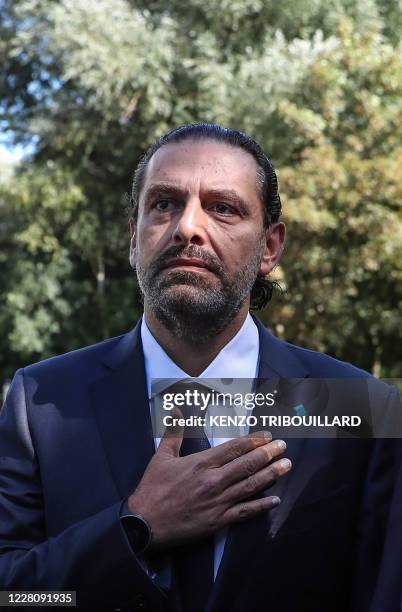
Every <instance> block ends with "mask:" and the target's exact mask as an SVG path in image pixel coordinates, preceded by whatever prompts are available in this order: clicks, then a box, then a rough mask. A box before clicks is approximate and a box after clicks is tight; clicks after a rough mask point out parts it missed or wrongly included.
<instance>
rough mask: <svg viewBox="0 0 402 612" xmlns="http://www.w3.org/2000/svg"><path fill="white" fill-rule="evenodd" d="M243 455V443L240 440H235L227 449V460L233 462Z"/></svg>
mask: <svg viewBox="0 0 402 612" xmlns="http://www.w3.org/2000/svg"><path fill="white" fill-rule="evenodd" d="M241 454H242V448H241V443H240V442H239V440H233V441H232V442H231V443H230V445H229V446H228V449H227V459H228V460H229V461H233V459H236V458H237V457H239V456H240V455H241Z"/></svg>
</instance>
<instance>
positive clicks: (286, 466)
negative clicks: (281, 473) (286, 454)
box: [280, 459, 292, 470]
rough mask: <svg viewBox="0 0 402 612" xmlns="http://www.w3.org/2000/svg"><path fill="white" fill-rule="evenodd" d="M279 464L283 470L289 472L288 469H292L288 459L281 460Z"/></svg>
mask: <svg viewBox="0 0 402 612" xmlns="http://www.w3.org/2000/svg"><path fill="white" fill-rule="evenodd" d="M280 463H281V467H282V468H283V469H284V470H290V468H291V467H292V463H291V461H290V460H289V459H281V461H280Z"/></svg>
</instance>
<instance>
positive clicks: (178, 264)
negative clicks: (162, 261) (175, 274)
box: [165, 257, 209, 270]
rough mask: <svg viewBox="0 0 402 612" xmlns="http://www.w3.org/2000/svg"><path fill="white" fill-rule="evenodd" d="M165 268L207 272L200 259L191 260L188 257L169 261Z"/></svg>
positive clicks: (207, 268)
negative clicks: (194, 269)
mask: <svg viewBox="0 0 402 612" xmlns="http://www.w3.org/2000/svg"><path fill="white" fill-rule="evenodd" d="M165 268H198V269H200V268H201V269H204V270H209V267H208V266H207V265H206V264H205V262H203V261H202V260H201V259H191V258H188V257H179V258H177V259H171V260H170V261H169V263H168V264H167V265H166V266H165Z"/></svg>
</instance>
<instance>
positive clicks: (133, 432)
mask: <svg viewBox="0 0 402 612" xmlns="http://www.w3.org/2000/svg"><path fill="white" fill-rule="evenodd" d="M140 330H141V319H140V321H139V322H138V323H137V325H136V327H135V328H134V329H133V330H132V331H131V332H129V333H128V334H126V335H125V336H123V337H122V339H121V340H120V341H119V342H118V344H117V345H116V346H115V347H114V348H113V349H112V350H111V351H110V352H109V353H107V355H106V357H105V358H104V360H103V363H104V366H105V368H106V372H107V373H106V375H105V377H104V378H103V379H101V380H100V381H99V380H98V381H96V383H94V384H93V385H92V387H91V389H90V393H91V396H92V400H93V406H94V410H95V415H96V420H97V423H98V428H99V432H100V436H101V439H102V442H103V446H104V449H105V452H106V455H107V459H108V463H109V466H110V471H111V473H112V477H113V480H114V482H115V485H116V490H117V493H118V496H119V497H121V498H122V499H123V498H125V497H127V496H128V495H129V494H130V493H131V492H132V491H133V490H134V489H135V487H136V486H137V484H138V482H139V481H140V479H141V477H142V475H143V473H144V471H145V468H146V466H147V465H148V463H149V461H150V459H151V457H152V455H153V453H154V441H153V434H152V426H151V418H150V411H149V401H148V393H147V385H146V375H145V367H144V356H143V351H142V342H141V333H140Z"/></svg>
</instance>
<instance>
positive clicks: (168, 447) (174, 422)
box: [157, 406, 184, 457]
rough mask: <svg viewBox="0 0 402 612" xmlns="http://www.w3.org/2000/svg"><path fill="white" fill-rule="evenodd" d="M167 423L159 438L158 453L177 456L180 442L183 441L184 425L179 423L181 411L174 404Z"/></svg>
mask: <svg viewBox="0 0 402 612" xmlns="http://www.w3.org/2000/svg"><path fill="white" fill-rule="evenodd" d="M170 416H171V418H170V419H169V424H168V425H166V429H165V433H164V434H163V437H162V438H161V441H160V444H159V448H158V451H157V452H158V453H159V452H161V453H165V454H167V455H170V456H171V457H178V456H179V453H180V447H181V443H182V441H183V433H184V425H180V424H179V419H183V418H184V417H183V413H182V412H181V411H180V410H179V409H178V408H177V407H176V406H175V407H174V408H173V410H172V412H171V414H170Z"/></svg>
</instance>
